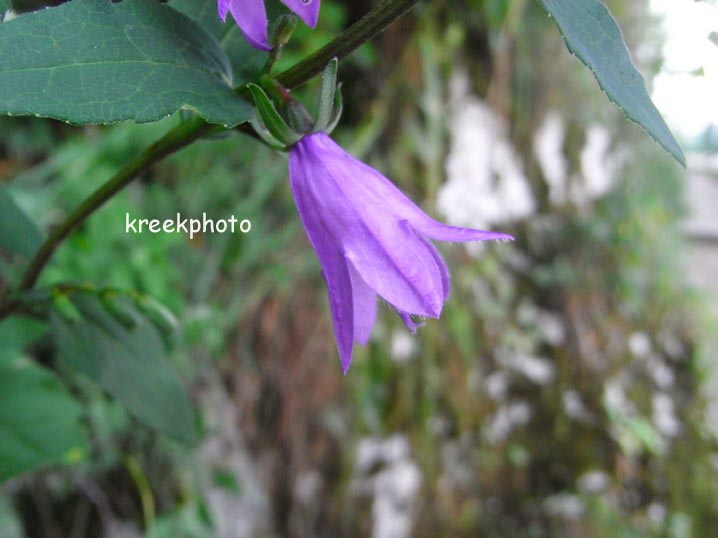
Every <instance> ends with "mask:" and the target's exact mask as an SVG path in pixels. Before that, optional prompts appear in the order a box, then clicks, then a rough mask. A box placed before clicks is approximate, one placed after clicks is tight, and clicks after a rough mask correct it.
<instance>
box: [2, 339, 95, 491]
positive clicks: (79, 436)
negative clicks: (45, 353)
mask: <svg viewBox="0 0 718 538" xmlns="http://www.w3.org/2000/svg"><path fill="white" fill-rule="evenodd" d="M81 415H82V408H81V406H80V405H79V404H78V403H77V402H76V401H75V400H74V399H73V398H72V397H71V396H70V394H68V392H67V391H66V390H65V388H64V387H63V386H62V384H61V383H60V381H59V380H58V379H57V377H56V376H55V375H54V374H53V373H52V372H50V371H49V370H46V369H45V368H41V367H40V366H37V365H36V364H35V363H33V362H32V361H31V360H30V359H28V358H25V357H22V356H19V355H15V354H9V353H7V352H0V482H2V481H4V480H7V479H8V478H10V477H12V476H15V475H18V474H20V473H23V472H25V471H29V470H31V469H34V468H36V467H39V466H41V465H46V464H48V463H60V462H61V463H74V462H77V461H79V460H81V459H83V458H84V456H85V454H86V453H87V451H88V446H87V440H86V437H85V432H84V431H83V428H82V426H81V423H80V418H81Z"/></svg>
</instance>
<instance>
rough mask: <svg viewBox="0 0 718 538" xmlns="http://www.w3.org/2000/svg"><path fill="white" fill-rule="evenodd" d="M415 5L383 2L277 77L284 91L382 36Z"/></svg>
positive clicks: (404, 0)
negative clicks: (336, 59) (333, 60)
mask: <svg viewBox="0 0 718 538" xmlns="http://www.w3.org/2000/svg"><path fill="white" fill-rule="evenodd" d="M418 3H419V0H387V1H386V2H382V3H381V4H379V5H378V6H377V7H375V8H374V9H372V10H371V11H370V12H369V13H367V14H366V15H364V16H363V17H362V18H361V19H360V20H359V21H357V22H356V24H354V25H353V26H351V27H350V28H347V29H346V30H345V31H344V32H342V33H341V34H340V35H339V36H338V37H337V38H335V39H333V40H332V41H330V42H329V43H327V44H326V45H325V46H324V47H322V48H321V49H319V50H318V51H317V52H315V53H314V54H312V55H311V56H309V57H307V58H305V59H304V60H303V61H301V62H299V63H298V64H297V65H295V66H293V67H290V68H289V69H287V70H286V71H284V72H282V73H280V74H279V75H278V76H277V80H278V81H279V82H280V83H281V84H282V85H283V86H286V87H287V88H295V87H297V86H299V85H300V84H302V83H304V82H306V81H307V80H309V79H311V78H313V77H314V76H315V75H318V74H320V73H321V72H322V71H323V70H324V68H325V67H326V66H327V64H328V63H329V62H330V60H331V59H332V58H338V59H340V60H341V59H342V58H344V57H346V56H348V55H349V54H351V53H352V52H354V51H355V50H356V49H357V48H359V47H360V46H362V45H363V44H364V43H366V42H367V41H370V40H371V39H373V38H374V37H376V36H377V35H379V34H380V33H381V32H383V31H384V30H385V29H386V28H387V27H389V25H391V23H393V22H394V21H395V20H396V19H398V18H399V17H401V16H402V15H403V14H404V13H406V12H407V11H409V10H410V9H411V8H412V7H414V6H415V5H416V4H418Z"/></svg>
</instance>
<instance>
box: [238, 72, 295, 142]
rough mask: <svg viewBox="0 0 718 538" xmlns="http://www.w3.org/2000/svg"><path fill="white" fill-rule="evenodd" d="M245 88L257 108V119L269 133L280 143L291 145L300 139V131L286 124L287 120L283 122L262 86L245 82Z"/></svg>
mask: <svg viewBox="0 0 718 538" xmlns="http://www.w3.org/2000/svg"><path fill="white" fill-rule="evenodd" d="M247 88H248V89H249V92H250V93H251V94H252V99H253V100H254V106H255V107H256V110H257V117H258V121H261V122H262V123H263V124H264V126H265V127H266V129H267V130H268V131H269V133H270V134H271V135H272V136H273V137H274V138H275V139H276V140H277V141H278V142H279V143H280V144H283V145H285V146H292V145H294V144H296V143H297V142H299V141H300V140H301V139H302V134H301V133H297V132H296V131H294V130H293V129H291V128H290V127H289V125H287V122H285V121H284V118H282V116H281V115H280V114H279V112H277V109H276V108H275V107H274V104H272V101H270V100H269V97H267V94H266V93H265V92H264V90H263V89H262V88H260V87H259V86H257V85H256V84H247ZM257 134H260V133H257ZM260 136H261V134H260Z"/></svg>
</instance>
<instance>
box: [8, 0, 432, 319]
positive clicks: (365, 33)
mask: <svg viewBox="0 0 718 538" xmlns="http://www.w3.org/2000/svg"><path fill="white" fill-rule="evenodd" d="M418 2H419V0H386V1H385V2H383V3H382V4H380V5H379V6H377V7H376V8H374V9H373V10H372V11H370V12H369V13H367V14H366V15H365V16H364V17H362V18H361V19H360V20H359V21H358V22H357V23H355V24H354V25H353V26H351V27H350V28H348V29H347V30H345V31H344V32H342V33H341V34H340V35H339V36H337V37H336V38H335V39H333V40H332V41H331V42H329V43H328V44H327V45H325V46H324V47H322V48H321V49H319V50H318V51H317V52H315V53H314V54H312V55H311V56H309V57H307V58H305V59H304V60H302V61H301V62H299V63H298V64H296V65H295V66H293V67H291V68H289V69H287V70H286V71H284V72H282V73H280V74H279V75H278V76H277V80H278V81H279V82H280V83H281V84H282V85H283V86H285V87H287V88H290V89H291V88H295V87H296V86H299V85H300V84H303V83H304V82H306V81H308V80H309V79H311V78H312V77H314V76H315V75H318V74H319V73H321V72H322V70H323V69H324V67H325V66H326V65H327V63H329V61H330V60H331V59H332V58H344V57H345V56H347V55H348V54H350V53H351V52H353V51H354V50H355V49H357V48H358V47H359V46H361V45H363V44H364V43H366V42H367V41H369V40H371V39H372V38H373V37H375V36H376V35H377V34H379V33H380V32H382V31H383V30H384V29H385V28H387V27H388V26H389V25H390V24H391V23H392V22H394V21H395V20H396V19H398V18H399V17H401V16H402V15H403V14H404V13H406V12H407V11H408V10H409V9H411V8H412V7H413V6H414V5H415V4H417V3H418ZM244 89H245V87H244V86H242V87H240V88H239V90H238V91H240V92H243V90H244ZM241 127H242V126H240V128H241ZM224 129H225V128H224V127H222V126H219V125H211V124H209V123H207V122H206V121H204V120H202V119H201V118H195V119H193V120H190V121H188V122H185V123H183V124H181V125H179V126H177V127H175V128H173V129H171V130H170V131H169V132H168V133H167V134H166V135H164V136H163V137H162V138H161V139H160V140H158V141H157V142H155V143H154V144H152V145H151V146H149V147H148V148H147V149H146V150H144V151H143V152H142V154H140V155H139V156H138V157H136V158H135V159H133V160H132V161H130V162H129V163H127V164H126V165H125V166H123V167H122V168H121V169H120V170H119V171H118V172H117V173H116V174H115V175H114V176H113V177H112V178H111V179H110V180H109V181H107V183H105V184H103V185H102V186H101V187H99V188H98V189H97V190H96V191H95V192H93V193H92V194H91V195H90V196H89V197H88V198H87V199H85V200H84V201H83V202H82V203H81V204H80V205H79V206H77V207H76V208H75V209H74V210H73V211H72V212H71V213H70V214H69V215H67V217H66V218H65V220H63V221H62V222H61V223H60V224H59V225H58V226H57V227H56V228H55V229H53V230H52V232H51V233H50V235H49V236H48V238H47V239H46V240H45V242H44V243H43V244H42V245H41V247H40V249H39V250H38V251H37V253H36V254H35V255H34V256H33V258H32V259H31V260H30V262H29V263H28V266H27V268H26V269H25V272H24V274H23V276H22V280H21V281H20V285H19V287H18V290H17V291H19V292H22V291H26V290H29V289H31V288H32V287H34V286H35V283H36V282H37V279H38V278H39V276H40V273H41V272H42V270H43V269H44V268H45V266H46V265H47V263H48V261H50V258H51V257H52V255H53V254H54V252H55V250H57V248H58V247H59V246H60V244H61V243H62V242H63V241H64V240H65V239H67V237H68V236H69V235H70V233H72V231H73V230H74V229H75V228H76V227H77V226H78V225H80V224H81V223H82V222H83V221H85V220H86V219H87V218H88V217H89V216H90V215H92V214H93V213H94V212H95V211H97V210H98V209H99V208H100V207H102V206H103V205H104V204H105V202H107V201H108V200H109V199H110V198H112V197H113V196H114V195H115V194H117V193H118V192H119V191H120V190H122V189H123V188H124V187H125V186H127V185H128V184H129V183H130V182H131V181H132V180H133V179H135V178H136V177H137V176H139V175H140V174H142V173H143V172H145V171H146V170H148V169H149V168H150V167H151V166H153V165H154V164H156V163H158V162H159V161H161V160H162V159H164V158H165V157H168V156H170V155H172V154H173V153H175V152H177V151H179V150H181V149H182V148H184V147H186V146H188V145H189V144H191V143H192V142H194V141H196V140H198V139H199V138H201V137H203V136H206V135H208V134H213V133H216V132H220V131H222V130H224ZM20 306H21V302H20V301H18V300H15V299H10V300H6V301H5V302H4V303H0V319H3V318H4V317H6V316H8V315H9V314H11V313H12V312H14V311H15V310H17V309H18V308H19V307H20Z"/></svg>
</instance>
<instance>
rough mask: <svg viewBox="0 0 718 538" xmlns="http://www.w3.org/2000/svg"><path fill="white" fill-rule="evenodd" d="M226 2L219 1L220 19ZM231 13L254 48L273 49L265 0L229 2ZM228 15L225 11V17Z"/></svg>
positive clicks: (230, 0) (233, 0) (234, 0)
mask: <svg viewBox="0 0 718 538" xmlns="http://www.w3.org/2000/svg"><path fill="white" fill-rule="evenodd" d="M226 1H227V0H219V3H218V6H219V7H220V17H222V11H221V10H222V6H223V4H224V2H226ZM229 11H230V12H231V13H232V17H234V20H235V21H236V22H237V26H239V29H240V30H241V31H242V34H244V37H245V38H246V39H247V41H249V43H250V44H251V45H252V46H253V47H254V48H256V49H260V50H270V49H271V47H270V46H269V38H268V36H267V12H266V10H265V9H264V0H229ZM226 14H227V12H226V11H225V12H224V15H225V16H226ZM222 20H224V17H222Z"/></svg>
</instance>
